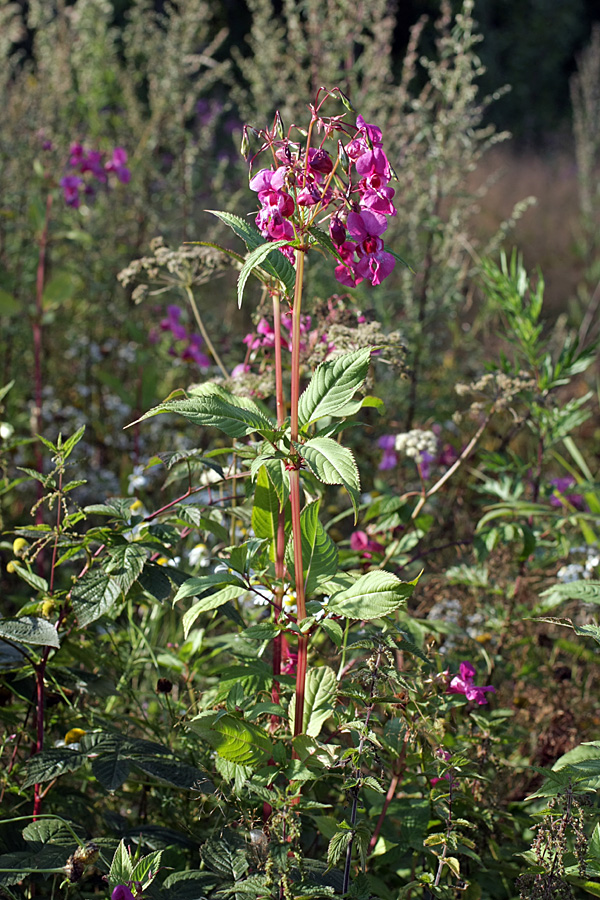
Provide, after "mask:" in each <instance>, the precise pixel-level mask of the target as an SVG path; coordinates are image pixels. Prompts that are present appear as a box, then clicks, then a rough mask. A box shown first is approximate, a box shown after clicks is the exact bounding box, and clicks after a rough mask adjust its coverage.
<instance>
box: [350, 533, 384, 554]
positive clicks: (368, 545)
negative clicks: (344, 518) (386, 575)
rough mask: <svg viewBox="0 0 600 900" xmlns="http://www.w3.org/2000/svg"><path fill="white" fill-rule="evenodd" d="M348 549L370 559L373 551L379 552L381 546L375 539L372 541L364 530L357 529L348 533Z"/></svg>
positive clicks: (381, 548)
mask: <svg viewBox="0 0 600 900" xmlns="http://www.w3.org/2000/svg"><path fill="white" fill-rule="evenodd" d="M350 549H351V550H354V551H355V552H358V553H360V554H361V556H364V557H365V558H366V559H371V556H372V555H373V553H379V552H380V551H381V550H383V547H382V546H381V544H378V543H377V541H372V540H371V539H370V537H369V535H368V534H367V532H366V531H358V530H357V531H353V532H352V534H351V535H350Z"/></svg>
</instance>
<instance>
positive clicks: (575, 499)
mask: <svg viewBox="0 0 600 900" xmlns="http://www.w3.org/2000/svg"><path fill="white" fill-rule="evenodd" d="M550 484H551V485H552V487H553V488H554V489H555V490H554V492H553V494H552V496H551V497H550V506H556V507H558V508H560V507H565V506H568V505H570V506H574V507H575V508H576V509H583V507H584V505H585V504H584V499H583V497H582V495H581V494H567V491H568V489H569V488H571V487H574V485H575V484H577V482H576V481H575V479H574V478H573V476H572V475H564V476H563V477H562V478H551V479H550ZM557 494H558V495H559V496H557Z"/></svg>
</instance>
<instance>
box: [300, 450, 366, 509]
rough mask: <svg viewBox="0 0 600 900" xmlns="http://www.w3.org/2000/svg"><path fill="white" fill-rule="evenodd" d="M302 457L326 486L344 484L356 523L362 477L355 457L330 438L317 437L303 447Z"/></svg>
mask: <svg viewBox="0 0 600 900" xmlns="http://www.w3.org/2000/svg"><path fill="white" fill-rule="evenodd" d="M302 456H303V458H304V459H305V460H306V462H307V463H308V465H309V467H310V469H311V471H312V472H313V474H314V475H316V477H317V478H318V479H319V481H322V482H324V484H342V485H343V486H344V487H345V488H346V490H347V491H348V493H349V494H350V499H351V500H352V505H353V507H354V521H356V519H357V517H358V499H359V496H360V477H359V474H358V468H357V465H356V462H355V460H354V457H353V455H352V453H351V452H350V450H348V448H347V447H341V446H340V445H339V444H338V443H337V441H334V440H333V439H332V438H328V437H315V438H312V439H311V440H310V441H307V442H306V443H305V444H304V445H303V446H302Z"/></svg>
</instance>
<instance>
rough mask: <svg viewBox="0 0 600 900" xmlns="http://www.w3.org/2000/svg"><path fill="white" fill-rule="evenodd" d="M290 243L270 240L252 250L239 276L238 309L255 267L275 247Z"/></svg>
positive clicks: (262, 261) (260, 263)
mask: <svg viewBox="0 0 600 900" xmlns="http://www.w3.org/2000/svg"><path fill="white" fill-rule="evenodd" d="M288 245H289V241H268V242H267V243H266V244H263V245H262V246H261V247H257V248H256V249H255V250H252V251H251V252H250V253H249V255H248V257H247V259H246V262H245V263H244V265H243V266H242V269H241V271H240V274H239V276H238V283H237V298H238V309H241V308H242V300H243V298H244V288H245V287H246V282H247V281H248V278H249V277H250V275H251V274H252V271H253V269H256V268H257V267H258V266H260V265H262V263H264V261H265V260H266V259H267V257H268V256H269V255H270V254H271V252H272V251H273V250H275V249H279V248H280V247H286V246H288Z"/></svg>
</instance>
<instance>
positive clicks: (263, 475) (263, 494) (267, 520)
mask: <svg viewBox="0 0 600 900" xmlns="http://www.w3.org/2000/svg"><path fill="white" fill-rule="evenodd" d="M278 522H279V499H278V497H277V492H276V491H275V488H274V487H273V485H272V484H271V480H270V478H269V475H268V473H267V470H266V468H265V467H264V466H261V468H260V469H259V471H258V477H257V479H256V487H255V489H254V505H253V507H252V528H253V530H254V534H255V535H256V537H257V538H263V539H264V540H268V541H270V542H271V558H272V559H273V558H274V553H273V548H274V546H275V541H276V538H277V526H278Z"/></svg>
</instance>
